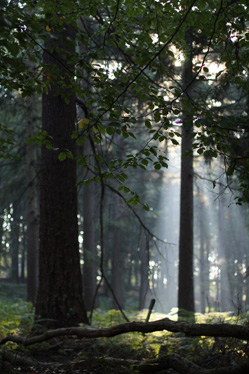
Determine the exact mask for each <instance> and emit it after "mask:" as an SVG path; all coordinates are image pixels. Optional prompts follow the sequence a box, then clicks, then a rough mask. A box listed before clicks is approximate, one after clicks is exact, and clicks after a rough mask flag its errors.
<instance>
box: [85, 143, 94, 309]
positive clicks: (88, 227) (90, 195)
mask: <svg viewBox="0 0 249 374" xmlns="http://www.w3.org/2000/svg"><path fill="white" fill-rule="evenodd" d="M84 144H85V148H84V153H85V154H90V153H92V152H91V148H90V144H89V141H88V140H86V141H85V143H84ZM89 174H90V175H89ZM87 176H88V177H89V178H91V177H92V175H91V172H90V171H88V175H87ZM83 232H84V234H83V235H84V239H83V259H84V264H83V294H84V301H85V305H86V310H91V309H92V306H93V299H94V295H95V291H96V277H97V251H96V241H95V221H94V183H90V184H89V185H88V186H84V187H83Z"/></svg>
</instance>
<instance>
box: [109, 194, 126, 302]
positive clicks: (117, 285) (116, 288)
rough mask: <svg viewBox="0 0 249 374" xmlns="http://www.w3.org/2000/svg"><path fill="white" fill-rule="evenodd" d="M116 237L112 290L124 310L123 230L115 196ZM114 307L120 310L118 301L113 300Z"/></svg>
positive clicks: (114, 242) (114, 237)
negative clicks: (122, 275)
mask: <svg viewBox="0 0 249 374" xmlns="http://www.w3.org/2000/svg"><path fill="white" fill-rule="evenodd" d="M113 200H114V207H113V209H114V214H113V219H114V236H113V244H112V283H111V285H112V289H113V292H114V295H115V296H116V298H117V300H118V302H119V304H120V306H121V307H122V308H123V305H124V303H123V289H122V279H121V274H122V272H121V258H120V257H121V248H120V246H121V235H122V232H121V228H120V223H119V222H120V219H121V212H120V201H119V198H118V197H117V196H116V195H115V196H114V198H113ZM112 306H113V308H114V309H119V307H118V305H117V303H116V301H115V300H114V299H113V300H112Z"/></svg>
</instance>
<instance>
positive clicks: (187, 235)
mask: <svg viewBox="0 0 249 374" xmlns="http://www.w3.org/2000/svg"><path fill="white" fill-rule="evenodd" d="M185 38H186V44H187V47H188V53H187V55H186V61H185V63H184V66H183V73H182V85H183V89H185V90H186V91H185V92H184V94H183V100H182V103H183V119H182V146H181V154H182V156H181V193H180V244H179V275H178V277H179V278H178V279H179V283H178V287H179V288H178V308H179V317H184V315H185V312H184V310H185V311H187V312H188V313H187V314H188V315H189V313H190V314H191V313H193V312H194V310H195V305H194V276H193V152H192V138H191V134H192V132H193V115H192V113H191V112H188V110H187V107H188V105H190V103H189V98H188V96H187V95H189V96H191V89H190V88H188V89H187V86H188V84H189V83H190V82H191V81H192V78H193V73H192V35H191V30H188V31H186V36H185ZM185 152H189V154H188V155H187V156H185Z"/></svg>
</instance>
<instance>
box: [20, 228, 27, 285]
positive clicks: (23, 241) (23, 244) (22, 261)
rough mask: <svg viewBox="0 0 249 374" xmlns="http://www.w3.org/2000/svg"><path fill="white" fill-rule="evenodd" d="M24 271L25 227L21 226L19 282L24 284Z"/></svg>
mask: <svg viewBox="0 0 249 374" xmlns="http://www.w3.org/2000/svg"><path fill="white" fill-rule="evenodd" d="M25 270H26V230H25V225H24V224H23V226H22V257H21V274H20V278H21V282H22V283H24V282H25Z"/></svg>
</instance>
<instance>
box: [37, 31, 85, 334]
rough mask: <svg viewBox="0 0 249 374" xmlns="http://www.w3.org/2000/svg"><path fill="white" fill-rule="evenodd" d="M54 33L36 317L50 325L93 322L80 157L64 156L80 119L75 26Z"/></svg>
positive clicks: (48, 60)
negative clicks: (82, 253) (81, 226)
mask: <svg viewBox="0 0 249 374" xmlns="http://www.w3.org/2000/svg"><path fill="white" fill-rule="evenodd" d="M51 32H52V31H51ZM52 33H53V35H52V36H53V37H51V38H50V39H49V40H48V41H46V42H45V46H44V49H45V52H44V61H43V62H44V65H45V70H44V76H45V83H46V84H48V86H47V87H48V91H47V92H46V91H45V90H44V92H43V95H42V129H43V131H47V133H48V134H49V136H52V139H53V140H52V144H53V147H54V148H53V150H51V149H47V148H46V146H42V154H41V204H40V260H39V290H38V296H37V303H36V318H37V319H39V318H41V319H42V320H43V323H44V324H45V325H46V326H48V327H63V326H75V325H77V324H79V323H81V322H82V323H88V318H87V315H86V311H85V306H84V302H83V291H82V278H81V271H80V261H79V246H78V222H77V189H76V162H75V159H71V158H67V159H65V160H64V161H60V160H59V159H58V155H59V153H60V152H67V151H69V152H71V153H70V154H69V155H72V156H73V157H74V156H75V143H74V142H73V140H72V139H71V134H72V131H73V130H74V128H75V120H76V110H75V93H74V88H73V85H74V82H73V81H74V71H73V64H72V63H70V61H72V59H73V56H74V53H75V32H74V29H73V27H70V26H68V25H65V24H64V25H63V29H62V31H60V32H56V31H53V32H52ZM46 51H49V52H46ZM61 82H62V84H61ZM65 100H66V102H65Z"/></svg>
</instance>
